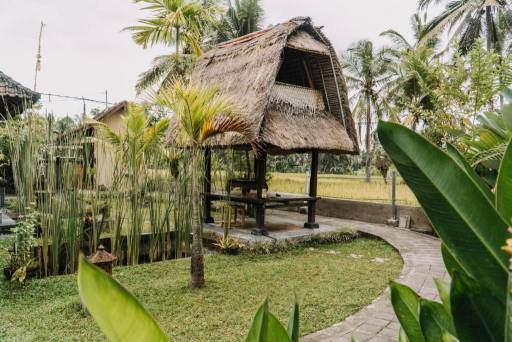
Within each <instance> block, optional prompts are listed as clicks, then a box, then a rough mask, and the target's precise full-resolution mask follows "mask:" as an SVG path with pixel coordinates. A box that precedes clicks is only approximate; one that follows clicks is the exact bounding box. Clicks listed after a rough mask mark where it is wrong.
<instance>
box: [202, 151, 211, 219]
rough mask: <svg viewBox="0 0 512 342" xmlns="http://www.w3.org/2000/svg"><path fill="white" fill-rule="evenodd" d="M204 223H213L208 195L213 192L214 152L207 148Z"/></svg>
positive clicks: (205, 153)
mask: <svg viewBox="0 0 512 342" xmlns="http://www.w3.org/2000/svg"><path fill="white" fill-rule="evenodd" d="M204 172H205V175H204V187H203V201H204V205H203V207H204V222H205V223H213V217H212V201H211V200H210V199H209V198H208V194H209V193H210V192H211V191H212V150H211V149H210V148H209V147H206V148H205V150H204Z"/></svg>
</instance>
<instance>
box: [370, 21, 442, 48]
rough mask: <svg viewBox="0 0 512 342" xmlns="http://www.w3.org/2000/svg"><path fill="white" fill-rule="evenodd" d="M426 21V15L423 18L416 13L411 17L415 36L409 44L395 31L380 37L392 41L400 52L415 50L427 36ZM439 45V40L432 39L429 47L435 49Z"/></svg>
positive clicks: (383, 33) (385, 32) (387, 32)
mask: <svg viewBox="0 0 512 342" xmlns="http://www.w3.org/2000/svg"><path fill="white" fill-rule="evenodd" d="M426 21H427V17H426V14H425V15H424V16H423V17H422V16H421V15H420V14H419V13H415V14H413V15H412V16H411V28H412V32H413V34H414V41H413V42H409V41H408V40H407V39H406V38H405V37H404V36H403V35H402V34H401V33H399V32H398V31H396V30H393V29H390V30H386V31H384V32H382V33H381V34H380V35H381V36H383V37H387V38H389V39H391V41H392V42H393V43H394V45H395V49H396V50H398V51H403V50H410V49H414V48H415V47H417V46H418V45H419V44H420V42H421V40H422V39H423V37H424V36H425V26H426ZM438 43H439V39H438V38H432V39H431V40H430V41H429V42H428V44H427V45H428V46H429V47H430V48H433V49H435V48H436V46H437V45H438Z"/></svg>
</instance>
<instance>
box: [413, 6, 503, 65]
mask: <svg viewBox="0 0 512 342" xmlns="http://www.w3.org/2000/svg"><path fill="white" fill-rule="evenodd" d="M433 2H435V3H440V2H441V0H420V1H419V8H420V9H421V10H425V9H427V8H428V7H429V6H430V5H431V4H432V3H433ZM500 27H502V28H504V29H505V31H506V32H507V33H509V32H510V30H511V27H512V14H511V11H510V10H509V8H508V1H507V0H453V1H450V2H448V3H447V4H446V7H445V9H444V10H443V12H441V14H439V15H438V16H437V17H435V18H434V19H433V20H432V21H430V22H429V23H428V24H427V26H426V27H425V35H424V36H423V38H422V40H421V41H422V42H426V41H428V39H431V38H432V37H438V36H439V35H440V34H441V33H442V32H444V31H445V30H447V29H448V30H451V29H453V28H455V31H454V32H453V34H452V40H453V39H459V48H460V52H461V53H462V54H463V55H465V54H467V53H468V52H469V51H470V50H471V49H472V47H473V45H474V44H475V42H476V40H477V39H478V38H481V37H485V39H486V41H487V50H491V49H494V50H496V51H498V52H499V51H501V49H502V47H503V46H502V37H503V35H502V32H500Z"/></svg>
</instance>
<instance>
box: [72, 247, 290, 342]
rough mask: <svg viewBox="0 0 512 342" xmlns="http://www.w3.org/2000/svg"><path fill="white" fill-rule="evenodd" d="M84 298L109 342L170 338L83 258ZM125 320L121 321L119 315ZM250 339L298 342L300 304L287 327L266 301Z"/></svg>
mask: <svg viewBox="0 0 512 342" xmlns="http://www.w3.org/2000/svg"><path fill="white" fill-rule="evenodd" d="M78 289H79V292H80V297H81V298H82V301H83V303H84V304H85V305H86V307H87V309H88V310H89V312H90V313H91V315H92V316H93V317H94V319H95V320H96V322H97V323H98V325H99V326H100V328H101V330H102V331H103V333H104V334H105V335H106V336H107V338H108V339H109V341H112V342H117V341H120V342H121V341H123V342H130V341H134V342H135V341H155V342H156V341H167V340H168V338H167V336H165V334H164V332H163V331H162V329H161V328H160V327H159V326H158V324H157V323H156V322H155V320H154V319H153V318H152V317H151V315H150V314H149V313H148V312H147V311H146V310H145V309H144V307H143V306H142V305H141V304H140V303H139V302H138V301H137V299H136V298H135V297H134V296H133V295H132V294H131V293H130V292H129V291H128V290H126V289H125V288H124V287H123V286H122V285H121V284H119V283H118V282H117V281H115V280H114V279H112V278H111V277H109V276H108V275H107V274H106V273H104V272H103V271H101V270H100V269H99V268H97V267H95V266H93V265H92V264H90V263H89V262H88V261H87V260H86V259H85V257H83V256H82V257H81V258H80V266H79V270H78ZM121 316H122V317H123V320H121V321H120V320H119V317H121ZM246 341H247V342H266V341H268V342H271V341H283V342H287V341H289V342H292V341H293V342H298V341H299V306H298V305H297V304H295V305H294V306H293V310H292V313H291V315H290V319H289V322H288V329H285V328H284V327H283V325H282V324H281V323H280V322H279V320H278V319H277V318H276V316H274V315H273V314H272V313H270V312H269V310H268V300H265V301H264V302H263V304H262V305H261V306H260V308H259V309H258V311H257V312H256V315H255V316H254V319H253V322H252V325H251V328H250V330H249V333H248V334H247V338H246Z"/></svg>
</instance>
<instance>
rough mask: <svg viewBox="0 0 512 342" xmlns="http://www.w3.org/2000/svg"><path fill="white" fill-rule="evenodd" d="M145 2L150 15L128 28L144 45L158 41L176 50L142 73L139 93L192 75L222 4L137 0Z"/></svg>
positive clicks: (140, 43) (191, 1) (139, 42)
mask: <svg viewBox="0 0 512 342" xmlns="http://www.w3.org/2000/svg"><path fill="white" fill-rule="evenodd" d="M134 2H135V3H144V4H145V5H146V6H145V7H144V8H143V9H144V10H148V11H150V12H151V16H150V17H149V18H145V19H140V20H139V21H138V22H139V25H134V26H129V27H126V28H125V30H127V31H131V32H132V38H133V40H134V42H135V43H136V44H138V45H141V46H142V47H143V48H147V47H151V46H154V45H157V44H163V45H167V46H174V48H175V52H174V53H173V54H169V55H163V56H158V57H157V58H155V59H154V61H153V66H152V67H151V69H149V70H148V71H146V72H144V73H142V74H141V75H140V76H139V80H138V82H137V85H136V90H137V93H141V92H142V91H143V90H145V89H147V88H149V87H151V86H155V85H158V89H160V88H162V87H165V86H167V85H168V84H169V83H170V80H171V79H173V78H175V77H176V76H179V77H184V76H185V75H187V74H188V72H189V70H190V69H191V67H190V66H191V65H193V63H194V61H195V56H199V55H201V53H202V47H201V44H202V38H203V35H204V34H205V32H206V31H207V28H208V27H209V26H211V25H213V23H214V22H216V21H217V20H218V18H217V15H218V14H219V13H220V12H219V11H220V7H219V6H218V5H217V4H216V1H202V2H199V1H196V0H134Z"/></svg>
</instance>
